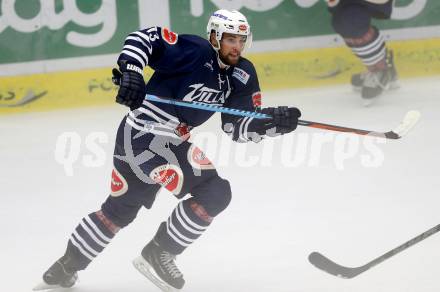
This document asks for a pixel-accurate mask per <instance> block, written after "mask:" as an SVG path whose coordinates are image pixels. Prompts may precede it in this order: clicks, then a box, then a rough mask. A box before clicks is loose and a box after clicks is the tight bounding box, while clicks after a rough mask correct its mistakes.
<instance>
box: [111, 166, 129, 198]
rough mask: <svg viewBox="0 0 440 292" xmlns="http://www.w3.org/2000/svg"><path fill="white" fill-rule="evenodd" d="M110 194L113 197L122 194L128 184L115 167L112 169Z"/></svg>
mask: <svg viewBox="0 0 440 292" xmlns="http://www.w3.org/2000/svg"><path fill="white" fill-rule="evenodd" d="M110 188H111V191H112V192H111V195H112V196H113V197H118V196H122V195H123V194H125V193H126V192H127V190H128V184H127V181H126V180H125V178H124V177H123V176H122V175H121V174H120V173H119V171H118V170H117V169H116V168H113V171H112V180H111V185H110Z"/></svg>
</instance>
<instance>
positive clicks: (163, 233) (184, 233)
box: [154, 199, 213, 254]
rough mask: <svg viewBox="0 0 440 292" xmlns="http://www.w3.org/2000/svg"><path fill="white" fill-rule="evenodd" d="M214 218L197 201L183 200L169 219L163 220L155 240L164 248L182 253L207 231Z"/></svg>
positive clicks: (171, 251) (173, 252)
mask: <svg viewBox="0 0 440 292" xmlns="http://www.w3.org/2000/svg"><path fill="white" fill-rule="evenodd" d="M212 220H213V217H211V216H209V215H208V213H207V212H206V210H205V209H204V207H203V206H202V205H200V204H198V203H197V202H196V201H194V200H192V199H188V200H184V201H181V202H180V203H179V204H178V205H177V207H176V208H175V209H174V211H173V212H172V213H171V215H170V216H169V217H168V220H167V221H166V222H162V224H161V225H160V227H159V230H158V231H157V233H156V235H155V237H154V240H155V241H156V242H157V243H158V244H159V245H160V246H161V247H162V248H163V249H164V250H166V251H168V252H170V253H172V254H180V253H182V252H183V251H184V250H185V248H187V247H188V246H189V245H190V244H191V243H193V242H194V241H195V240H196V239H197V238H199V237H200V236H201V235H202V234H203V232H205V230H206V229H207V228H208V226H209V224H210V223H211V222H212Z"/></svg>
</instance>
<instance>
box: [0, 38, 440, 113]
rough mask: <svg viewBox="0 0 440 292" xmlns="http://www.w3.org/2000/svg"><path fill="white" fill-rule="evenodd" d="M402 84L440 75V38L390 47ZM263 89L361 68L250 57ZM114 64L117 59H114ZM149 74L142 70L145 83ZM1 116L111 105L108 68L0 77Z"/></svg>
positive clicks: (323, 52)
mask: <svg viewBox="0 0 440 292" xmlns="http://www.w3.org/2000/svg"><path fill="white" fill-rule="evenodd" d="M389 47H390V48H391V49H393V50H394V54H395V62H396V67H397V70H398V73H399V75H400V78H401V79H405V78H412V77H421V76H431V75H439V74H440V39H429V40H407V41H393V42H389ZM247 57H248V58H249V59H250V60H251V61H253V63H254V65H255V67H256V69H257V72H258V75H259V79H260V85H261V88H262V90H263V92H264V91H265V90H274V89H283V88H300V87H319V86H325V85H334V84H343V83H347V82H348V80H349V78H350V76H351V74H353V73H355V72H359V71H362V70H363V69H364V68H363V66H362V64H361V63H360V62H359V60H358V59H356V58H355V57H354V56H353V55H352V53H351V51H350V50H349V49H348V48H346V47H336V48H321V49H308V50H300V51H288V52H270V53H259V54H250V55H248V56H247ZM115 60H116V57H115ZM149 76H151V70H147V71H146V79H148V77H149ZM0 84H1V86H0V114H8V113H22V112H33V111H48V110H54V109H62V108H75V107H83V106H101V105H110V104H113V103H114V96H115V94H116V90H117V88H116V87H115V86H113V84H112V82H111V67H107V68H100V69H88V70H80V71H65V72H53V73H45V74H29V75H20V76H13V77H0Z"/></svg>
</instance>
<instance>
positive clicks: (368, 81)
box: [351, 50, 399, 106]
mask: <svg viewBox="0 0 440 292" xmlns="http://www.w3.org/2000/svg"><path fill="white" fill-rule="evenodd" d="M385 61H386V68H385V69H384V70H378V71H367V72H363V73H358V74H354V75H353V76H352V77H351V84H352V86H353V88H354V89H355V90H357V91H361V96H362V99H363V100H364V105H367V106H368V105H370V104H371V102H372V99H373V98H375V97H377V96H379V95H380V94H382V92H383V91H384V90H389V89H395V88H398V87H399V85H398V75H397V71H396V67H395V66H394V56H393V52H392V51H391V50H390V51H388V52H387V56H386V60H385Z"/></svg>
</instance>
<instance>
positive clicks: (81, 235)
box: [66, 211, 120, 270]
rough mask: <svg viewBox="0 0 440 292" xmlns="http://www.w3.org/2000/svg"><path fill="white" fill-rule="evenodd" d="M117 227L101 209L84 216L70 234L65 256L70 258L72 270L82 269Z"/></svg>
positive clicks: (109, 238)
mask: <svg viewBox="0 0 440 292" xmlns="http://www.w3.org/2000/svg"><path fill="white" fill-rule="evenodd" d="M119 229H120V228H119V227H118V226H116V225H115V224H113V223H112V222H111V221H110V220H109V219H108V218H107V217H105V215H104V214H103V213H102V211H97V212H95V213H91V214H89V215H88V216H86V217H84V218H83V219H82V220H81V222H80V223H79V225H78V226H77V227H76V228H75V230H74V231H73V233H72V235H71V236H70V239H69V243H68V246H67V251H66V256H68V257H69V258H70V259H71V262H72V265H73V267H71V268H72V270H83V269H85V268H86V267H87V266H88V265H89V264H90V262H91V261H92V260H93V259H94V258H95V257H96V256H98V254H99V253H100V252H102V251H103V250H104V248H105V247H106V246H107V245H108V244H109V243H110V241H111V240H112V238H113V237H114V236H115V234H116V233H117V232H118V231H119Z"/></svg>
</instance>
